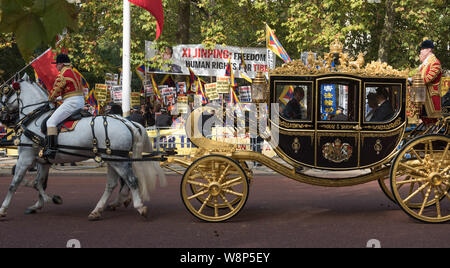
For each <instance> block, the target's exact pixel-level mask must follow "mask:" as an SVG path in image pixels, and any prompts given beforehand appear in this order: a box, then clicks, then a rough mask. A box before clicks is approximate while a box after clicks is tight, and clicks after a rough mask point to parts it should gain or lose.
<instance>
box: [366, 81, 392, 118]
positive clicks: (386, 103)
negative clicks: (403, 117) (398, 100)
mask: <svg viewBox="0 0 450 268" xmlns="http://www.w3.org/2000/svg"><path fill="white" fill-rule="evenodd" d="M376 98H377V102H378V107H377V108H376V109H375V112H374V113H373V116H372V118H371V119H370V122H386V121H388V120H389V119H391V118H392V117H393V116H394V110H393V109H392V102H391V101H390V100H389V94H388V92H387V90H386V89H385V88H377V90H376Z"/></svg>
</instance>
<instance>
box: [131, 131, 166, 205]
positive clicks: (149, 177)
mask: <svg viewBox="0 0 450 268" xmlns="http://www.w3.org/2000/svg"><path fill="white" fill-rule="evenodd" d="M138 128H139V129H135V133H134V134H135V135H134V136H135V137H136V139H135V141H134V144H133V158H141V155H142V153H143V152H146V153H150V152H152V144H151V142H150V138H149V137H148V135H147V131H146V130H145V128H144V127H142V126H141V125H139V124H138ZM133 172H134V174H135V175H136V176H137V178H138V181H139V190H140V194H141V198H142V199H143V200H144V201H148V200H149V198H150V192H151V191H153V190H154V189H155V188H156V180H157V179H158V178H159V184H160V185H161V186H162V187H164V186H166V185H167V180H166V175H165V174H164V171H163V170H162V168H161V166H160V164H159V162H153V161H150V162H133Z"/></svg>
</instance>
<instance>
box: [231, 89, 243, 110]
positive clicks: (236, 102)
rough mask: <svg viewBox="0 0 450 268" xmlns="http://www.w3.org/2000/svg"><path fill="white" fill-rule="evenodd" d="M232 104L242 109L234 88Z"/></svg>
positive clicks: (232, 90)
mask: <svg viewBox="0 0 450 268" xmlns="http://www.w3.org/2000/svg"><path fill="white" fill-rule="evenodd" d="M230 103H231V104H232V105H233V106H234V107H240V106H241V104H240V102H239V98H238V97H237V95H236V92H235V91H234V88H232V87H230Z"/></svg>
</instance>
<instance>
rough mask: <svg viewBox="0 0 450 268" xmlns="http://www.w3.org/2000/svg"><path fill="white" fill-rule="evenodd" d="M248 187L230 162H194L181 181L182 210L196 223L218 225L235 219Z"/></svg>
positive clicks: (219, 159) (216, 159)
mask: <svg viewBox="0 0 450 268" xmlns="http://www.w3.org/2000/svg"><path fill="white" fill-rule="evenodd" d="M248 192H249V184H248V179H247V175H246V173H245V171H244V170H243V169H242V167H241V166H239V164H238V163H236V162H235V161H234V160H232V159H230V158H228V157H225V156H220V155H217V156H216V155H213V156H206V157H203V158H200V159H198V160H197V161H195V162H194V163H192V165H191V166H189V168H188V169H187V170H186V172H185V173H184V175H183V179H182V181H181V197H182V199H183V203H184V205H185V206H186V208H187V209H188V210H189V212H191V213H192V214H193V215H194V216H196V217H197V218H199V219H202V220H205V221H210V222H220V221H225V220H228V219H230V218H231V217H233V216H235V215H236V214H237V213H238V212H239V211H240V210H241V209H242V208H243V207H244V205H245V203H246V201H247V198H248Z"/></svg>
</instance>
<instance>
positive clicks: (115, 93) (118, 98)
mask: <svg viewBox="0 0 450 268" xmlns="http://www.w3.org/2000/svg"><path fill="white" fill-rule="evenodd" d="M111 101H112V102H114V103H118V104H120V103H122V86H113V87H112V88H111Z"/></svg>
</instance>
